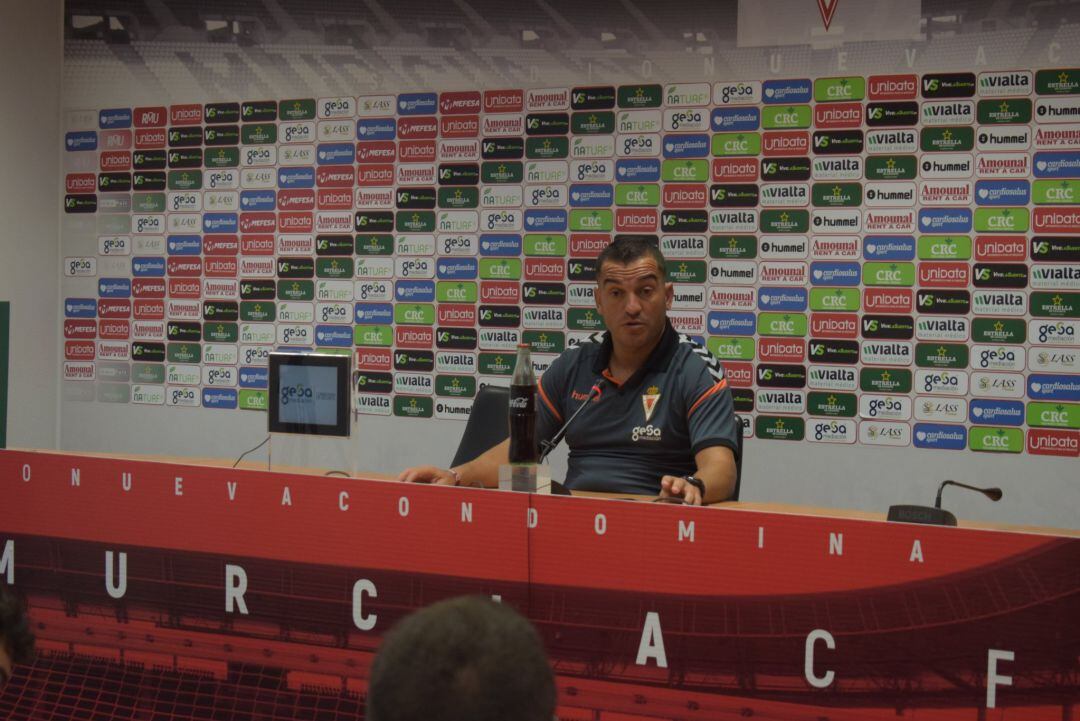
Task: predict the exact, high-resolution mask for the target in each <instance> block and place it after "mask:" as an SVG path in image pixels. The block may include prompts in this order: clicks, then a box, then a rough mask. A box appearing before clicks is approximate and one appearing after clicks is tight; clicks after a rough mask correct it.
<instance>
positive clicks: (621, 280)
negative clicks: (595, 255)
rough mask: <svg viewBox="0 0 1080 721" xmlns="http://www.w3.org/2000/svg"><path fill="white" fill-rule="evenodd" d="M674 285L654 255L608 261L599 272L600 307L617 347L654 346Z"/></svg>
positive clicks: (625, 348)
mask: <svg viewBox="0 0 1080 721" xmlns="http://www.w3.org/2000/svg"><path fill="white" fill-rule="evenodd" d="M673 294H674V289H673V287H672V286H671V284H670V283H665V282H664V277H663V274H662V273H661V272H660V266H659V265H657V263H656V261H655V260H654V259H653V258H650V257H645V258H640V259H638V260H636V261H634V262H632V263H629V264H627V265H623V264H621V263H613V262H610V261H608V262H606V263H604V265H603V266H602V267H601V268H600V271H599V273H598V274H597V288H596V309H597V310H598V311H600V317H601V318H603V319H604V323H605V324H606V325H607V327H608V330H609V331H610V332H611V342H612V343H613V344H614V346H615V350H616V351H623V352H634V351H642V350H648V349H651V348H652V346H654V345H655V344H656V343H657V341H659V340H660V336H661V335H662V334H663V332H664V325H665V323H666V320H667V309H668V308H670V307H671V301H672V298H673Z"/></svg>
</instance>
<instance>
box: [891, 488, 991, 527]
mask: <svg viewBox="0 0 1080 721" xmlns="http://www.w3.org/2000/svg"><path fill="white" fill-rule="evenodd" d="M945 486H960V487H961V488H966V489H968V490H969V491H978V492H979V493H981V494H983V495H984V496H986V497H987V498H989V499H990V500H991V501H1000V500H1001V497H1002V495H1004V494H1002V492H1001V489H1000V488H978V487H976V486H969V485H968V484H966V483H960V482H959V481H949V480H946V481H942V482H941V485H940V486H938V489H937V498H936V499H935V501H934V506H933V508H931V507H929V506H889V515H888V517H887V519H886V520H889V521H903V522H905V523H929V524H932V525H935V526H955V525H956V516H954V515H953V514H952V513H951V512H949V511H946V510H944V509H943V508H942V507H941V492H942V491H943V490H945Z"/></svg>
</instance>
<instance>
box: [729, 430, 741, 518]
mask: <svg viewBox="0 0 1080 721" xmlns="http://www.w3.org/2000/svg"><path fill="white" fill-rule="evenodd" d="M735 428H736V430H737V431H738V434H737V435H736V441H735V443H736V445H737V446H738V450H737V451H736V452H735V490H734V491H732V493H731V498H729V499H728V500H729V501H737V500H739V488H740V486H742V457H743V421H742V417H741V416H739V414H738V413H736V414H735Z"/></svg>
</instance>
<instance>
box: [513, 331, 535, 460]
mask: <svg viewBox="0 0 1080 721" xmlns="http://www.w3.org/2000/svg"><path fill="white" fill-rule="evenodd" d="M536 460H537V451H536V374H535V373H534V372H533V366H532V357H531V356H530V355H529V344H528V343H520V344H519V345H518V347H517V359H516V360H515V361H514V375H513V377H512V378H511V379H510V462H511V463H536Z"/></svg>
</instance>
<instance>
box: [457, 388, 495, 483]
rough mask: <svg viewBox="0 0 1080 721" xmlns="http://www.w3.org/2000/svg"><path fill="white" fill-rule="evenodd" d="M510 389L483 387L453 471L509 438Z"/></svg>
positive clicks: (477, 398) (460, 444)
mask: <svg viewBox="0 0 1080 721" xmlns="http://www.w3.org/2000/svg"><path fill="white" fill-rule="evenodd" d="M509 417H510V389H509V388H504V387H503V386H484V387H483V388H481V389H480V391H479V392H478V393H477V394H476V398H475V399H474V400H473V407H472V412H471V413H469V420H468V422H467V423H466V424H465V432H464V433H462V434H461V441H460V442H459V443H458V448H457V453H455V454H454V460H453V462H451V464H450V467H451V468H454V467H456V466H459V465H461V464H462V463H466V462H468V461H471V460H472V459H474V458H476V457H477V456H479V455H480V454H481V453H483V452H484V451H486V450H487V449H489V448H491V447H492V446H494V445H496V444H498V443H502V442H503V441H504V440H506V439H507V438H508V437H509V436H510V422H509V420H508V419H509Z"/></svg>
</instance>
